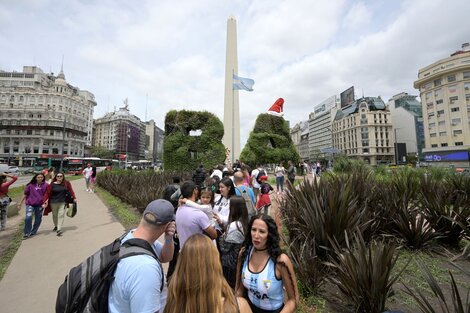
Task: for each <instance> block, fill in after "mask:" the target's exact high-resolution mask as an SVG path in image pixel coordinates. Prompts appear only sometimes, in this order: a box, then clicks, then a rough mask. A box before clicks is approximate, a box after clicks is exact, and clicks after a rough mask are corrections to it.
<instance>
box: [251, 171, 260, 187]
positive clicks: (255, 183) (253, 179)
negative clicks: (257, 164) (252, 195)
mask: <svg viewBox="0 0 470 313" xmlns="http://www.w3.org/2000/svg"><path fill="white" fill-rule="evenodd" d="M258 174H259V169H257V168H255V169H254V170H252V171H251V184H252V185H253V188H257V189H258V188H259V187H260V184H259V183H258V181H257V180H256V177H258Z"/></svg>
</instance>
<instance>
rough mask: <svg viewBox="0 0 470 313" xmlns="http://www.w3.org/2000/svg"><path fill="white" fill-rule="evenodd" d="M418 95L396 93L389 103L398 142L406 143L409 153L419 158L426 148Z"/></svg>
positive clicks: (421, 110)
mask: <svg viewBox="0 0 470 313" xmlns="http://www.w3.org/2000/svg"><path fill="white" fill-rule="evenodd" d="M416 97H417V96H411V95H408V94H407V93H405V92H402V93H399V94H397V95H394V96H393V97H392V98H391V99H390V100H389V101H388V103H387V105H388V108H389V110H390V114H391V115H392V121H393V129H394V132H395V134H396V142H397V143H404V144H405V145H406V151H407V153H408V154H415V155H416V156H417V157H418V159H419V157H420V156H421V155H422V150H423V148H424V145H425V142H424V127H423V109H422V106H421V103H420V102H419V101H418V100H416Z"/></svg>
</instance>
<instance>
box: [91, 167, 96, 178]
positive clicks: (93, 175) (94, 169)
mask: <svg viewBox="0 0 470 313" xmlns="http://www.w3.org/2000/svg"><path fill="white" fill-rule="evenodd" d="M91 177H93V178H95V177H96V166H93V167H92V168H91Z"/></svg>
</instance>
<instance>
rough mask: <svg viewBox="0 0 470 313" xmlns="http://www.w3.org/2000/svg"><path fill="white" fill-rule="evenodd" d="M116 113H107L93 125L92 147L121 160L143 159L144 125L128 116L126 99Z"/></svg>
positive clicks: (134, 117)
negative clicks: (112, 152)
mask: <svg viewBox="0 0 470 313" xmlns="http://www.w3.org/2000/svg"><path fill="white" fill-rule="evenodd" d="M124 104H125V106H124V107H122V108H120V109H119V110H118V111H114V112H110V113H107V114H106V115H105V116H103V117H101V118H98V119H96V120H95V123H94V136H93V146H101V147H104V148H106V149H107V150H111V151H114V152H115V157H116V158H119V159H121V160H124V159H126V156H127V160H143V159H145V143H146V134H145V128H146V127H145V123H144V122H142V121H141V120H140V119H139V118H138V117H137V116H135V115H132V114H130V112H129V106H128V104H127V99H126V100H125V101H124Z"/></svg>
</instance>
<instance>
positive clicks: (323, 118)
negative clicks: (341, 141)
mask: <svg viewBox="0 0 470 313" xmlns="http://www.w3.org/2000/svg"><path fill="white" fill-rule="evenodd" d="M338 106H339V97H338V96H331V97H329V98H328V99H326V100H324V101H322V102H321V103H319V104H318V105H316V106H315V107H314V108H313V112H312V113H310V115H309V120H308V129H309V136H308V140H309V159H310V160H312V161H315V160H318V159H328V158H329V157H330V155H329V154H328V153H326V152H324V151H325V149H331V147H333V143H332V137H331V123H332V120H333V118H334V116H335V112H336V111H335V109H336V108H337V107H338Z"/></svg>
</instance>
